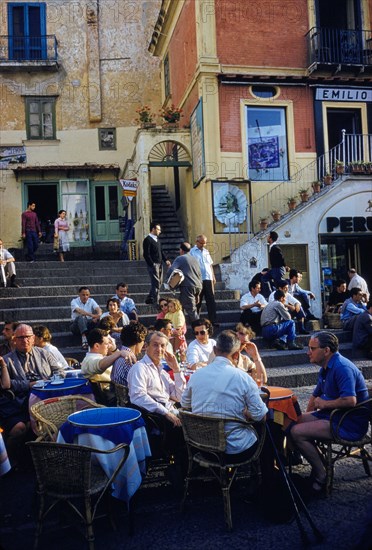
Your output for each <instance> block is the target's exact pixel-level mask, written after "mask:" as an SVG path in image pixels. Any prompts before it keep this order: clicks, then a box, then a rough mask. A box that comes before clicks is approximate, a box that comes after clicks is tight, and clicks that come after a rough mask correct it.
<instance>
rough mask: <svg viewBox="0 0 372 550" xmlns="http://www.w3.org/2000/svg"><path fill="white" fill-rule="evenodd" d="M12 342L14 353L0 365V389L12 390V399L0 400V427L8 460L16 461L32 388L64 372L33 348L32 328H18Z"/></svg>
mask: <svg viewBox="0 0 372 550" xmlns="http://www.w3.org/2000/svg"><path fill="white" fill-rule="evenodd" d="M14 342H15V349H14V351H11V352H10V353H8V354H7V355H5V356H4V362H2V365H1V371H2V372H1V388H2V389H4V390H11V392H12V393H13V394H14V396H15V398H14V399H9V397H7V396H1V397H0V425H1V427H2V428H3V429H4V430H5V433H6V435H7V449H8V454H9V458H10V459H11V460H13V459H15V460H16V459H17V457H18V453H19V451H20V447H21V445H22V443H23V441H24V438H25V436H26V433H27V429H28V423H29V420H30V417H29V413H28V398H29V394H30V390H31V389H32V387H33V385H34V384H35V382H37V381H38V380H47V379H48V378H50V376H51V375H53V374H58V375H60V376H64V369H63V367H61V366H60V365H59V364H58V362H57V361H56V359H55V358H54V356H53V355H52V354H51V353H49V352H48V351H45V350H43V349H41V348H38V347H35V346H34V342H35V335H34V333H33V330H32V327H30V326H29V325H25V324H20V325H18V326H17V328H16V329H15V331H14ZM5 371H6V372H5Z"/></svg>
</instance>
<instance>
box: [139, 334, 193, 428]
mask: <svg viewBox="0 0 372 550" xmlns="http://www.w3.org/2000/svg"><path fill="white" fill-rule="evenodd" d="M146 343H147V348H146V354H145V355H144V357H143V358H142V359H141V360H140V361H138V362H137V363H135V364H134V365H133V367H132V368H131V369H130V371H129V373H128V387H129V397H130V401H131V403H133V405H137V407H140V408H141V409H145V410H146V411H149V412H150V413H155V414H159V415H162V416H164V418H165V419H166V420H168V421H169V422H170V423H171V424H173V426H181V422H180V419H179V418H178V415H177V409H176V408H175V407H174V403H175V401H180V399H181V395H182V392H183V390H184V389H185V386H186V380H185V377H184V375H183V373H182V372H181V369H180V366H179V364H178V362H177V359H176V357H175V356H174V354H173V353H169V352H167V351H166V348H167V344H168V338H167V337H166V336H165V334H163V333H162V332H153V333H152V334H149V335H148V337H147V338H146ZM163 359H165V360H166V362H167V365H168V367H169V368H170V369H171V370H172V371H173V374H174V380H172V378H171V377H170V376H169V374H168V373H167V372H166V371H165V370H164V369H163V365H162V361H163Z"/></svg>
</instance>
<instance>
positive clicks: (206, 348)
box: [186, 319, 216, 370]
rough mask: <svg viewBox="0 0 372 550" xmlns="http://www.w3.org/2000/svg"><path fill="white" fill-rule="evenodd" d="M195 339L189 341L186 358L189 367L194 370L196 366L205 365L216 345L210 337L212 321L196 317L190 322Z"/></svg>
mask: <svg viewBox="0 0 372 550" xmlns="http://www.w3.org/2000/svg"><path fill="white" fill-rule="evenodd" d="M191 327H192V330H193V333H194V336H195V340H193V341H192V342H190V344H189V346H188V348H187V352H186V359H187V362H188V363H189V368H190V369H192V370H195V369H196V368H198V367H205V366H206V365H207V364H208V359H209V355H210V354H211V352H212V351H213V346H215V345H216V340H213V338H210V336H212V334H213V326H212V323H211V322H210V321H209V320H208V319H197V320H196V321H193V322H192V323H191Z"/></svg>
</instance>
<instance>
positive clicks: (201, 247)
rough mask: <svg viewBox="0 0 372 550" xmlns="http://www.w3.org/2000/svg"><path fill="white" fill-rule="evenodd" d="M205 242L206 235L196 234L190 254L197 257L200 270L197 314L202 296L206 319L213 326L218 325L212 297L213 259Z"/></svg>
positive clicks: (214, 302)
mask: <svg viewBox="0 0 372 550" xmlns="http://www.w3.org/2000/svg"><path fill="white" fill-rule="evenodd" d="M206 244H207V237H206V236H205V235H198V236H197V237H196V242H195V246H193V247H192V249H191V250H190V255H191V256H194V258H197V260H198V262H199V266H200V271H201V275H202V280H203V288H202V291H201V293H200V296H199V302H198V305H197V310H198V315H199V314H200V309H201V304H202V301H203V297H205V303H206V305H207V311H208V319H209V320H210V322H211V323H212V325H213V326H214V327H218V326H219V324H218V323H217V308H216V301H215V299H214V285H215V283H216V278H215V276H214V271H213V267H212V266H213V260H212V257H211V255H210V254H209V251H208V250H207V249H206V248H205V247H206Z"/></svg>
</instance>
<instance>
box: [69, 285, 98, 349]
mask: <svg viewBox="0 0 372 550" xmlns="http://www.w3.org/2000/svg"><path fill="white" fill-rule="evenodd" d="M101 315H102V310H101V308H100V307H99V305H98V304H97V302H96V301H95V300H93V298H91V297H90V290H89V288H88V287H87V286H81V287H80V288H79V296H78V297H77V298H74V299H73V300H71V320H72V323H71V332H72V333H73V334H77V335H79V334H81V343H82V348H83V349H88V341H87V334H88V331H89V330H91V329H92V328H94V327H95V326H96V323H98V321H99V319H100V317H101Z"/></svg>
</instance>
